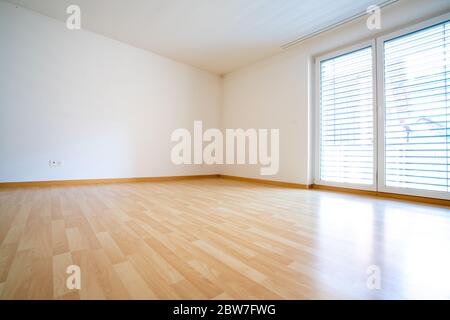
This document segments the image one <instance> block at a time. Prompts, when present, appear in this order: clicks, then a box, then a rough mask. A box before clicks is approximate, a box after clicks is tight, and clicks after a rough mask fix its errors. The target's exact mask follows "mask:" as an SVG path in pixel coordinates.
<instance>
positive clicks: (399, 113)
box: [383, 22, 450, 192]
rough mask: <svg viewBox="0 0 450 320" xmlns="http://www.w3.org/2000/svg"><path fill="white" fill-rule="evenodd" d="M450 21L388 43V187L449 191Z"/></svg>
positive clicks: (386, 132)
mask: <svg viewBox="0 0 450 320" xmlns="http://www.w3.org/2000/svg"><path fill="white" fill-rule="evenodd" d="M449 89H450V23H449V22H446V23H442V24H439V25H435V26H432V27H429V28H427V29H423V30H420V31H417V32H414V33H411V34H407V35H404V36H401V37H398V38H394V39H392V40H388V41H385V42H384V119H385V120H384V165H385V169H384V177H383V178H384V182H385V186H386V187H397V188H408V189H418V190H429V191H444V192H449V191H450V190H449V181H450V180H449V166H450V162H449V156H450V152H449V151H450V148H449V147H450V139H449V137H450V92H449Z"/></svg>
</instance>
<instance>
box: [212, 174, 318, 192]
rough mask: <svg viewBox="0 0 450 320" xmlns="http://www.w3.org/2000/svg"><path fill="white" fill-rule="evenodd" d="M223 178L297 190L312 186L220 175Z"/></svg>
mask: <svg viewBox="0 0 450 320" xmlns="http://www.w3.org/2000/svg"><path fill="white" fill-rule="evenodd" d="M219 176H220V177H221V178H224V179H229V180H236V181H243V182H253V183H261V184H266V185H272V186H277V187H285V188H295V189H309V188H310V186H309V185H306V184H300V183H293V182H283V181H274V180H266V179H257V178H246V177H239V176H230V175H223V174H221V175H219Z"/></svg>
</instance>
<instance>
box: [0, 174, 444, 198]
mask: <svg viewBox="0 0 450 320" xmlns="http://www.w3.org/2000/svg"><path fill="white" fill-rule="evenodd" d="M205 178H224V179H229V180H235V181H242V182H252V183H259V184H265V185H271V186H277V187H284V188H295V189H315V190H326V191H333V192H343V193H350V194H358V195H367V196H375V197H383V198H390V199H396V200H406V201H413V202H420V203H428V204H435V205H441V206H450V200H446V199H436V198H428V197H419V196H410V195H403V194H397V193H387V192H377V191H368V190H357V189H350V188H341V187H331V186H324V185H317V184H313V185H306V184H300V183H292V182H283V181H274V180H266V179H256V178H246V177H239V176H230V175H221V174H211V175H191V176H166V177H142V178H108V179H80V180H50V181H27V182H0V188H20V187H48V186H68V185H89V184H111V183H133V182H164V181H182V180H194V179H205Z"/></svg>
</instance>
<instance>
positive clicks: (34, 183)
mask: <svg viewBox="0 0 450 320" xmlns="http://www.w3.org/2000/svg"><path fill="white" fill-rule="evenodd" d="M219 176H220V175H218V174H210V175H190V176H166V177H141V178H106V179H79V180H48V181H26V182H0V188H15V187H45V186H63V185H88V184H111V183H131V182H163V181H180V180H194V179H204V178H218V177H219Z"/></svg>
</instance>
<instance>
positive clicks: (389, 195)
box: [311, 184, 450, 206]
mask: <svg viewBox="0 0 450 320" xmlns="http://www.w3.org/2000/svg"><path fill="white" fill-rule="evenodd" d="M311 188H312V189H316V190H326V191H333V192H343V193H351V194H358V195H368V196H374V197H381V198H389V199H395V200H405V201H413V202H420V203H428V204H435V205H440V206H450V200H446V199H437V198H429V197H420V196H410V195H406V194H398V193H388V192H379V191H368V190H358V189H350V188H341V187H331V186H324V185H317V184H313V185H312V186H311Z"/></svg>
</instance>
